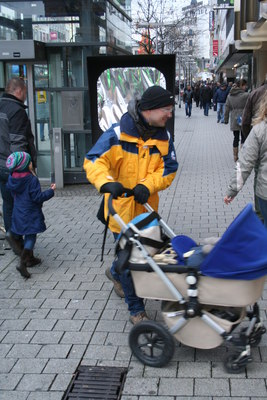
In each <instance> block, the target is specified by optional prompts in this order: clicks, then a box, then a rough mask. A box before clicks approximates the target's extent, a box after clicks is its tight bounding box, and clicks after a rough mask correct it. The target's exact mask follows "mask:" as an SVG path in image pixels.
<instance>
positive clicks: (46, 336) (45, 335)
mask: <svg viewBox="0 0 267 400" xmlns="http://www.w3.org/2000/svg"><path fill="white" fill-rule="evenodd" d="M63 334H64V332H54V331H53V332H47V331H38V332H36V334H35V335H34V337H33V338H32V340H31V343H36V344H56V343H59V341H60V339H61V338H62V337H63Z"/></svg>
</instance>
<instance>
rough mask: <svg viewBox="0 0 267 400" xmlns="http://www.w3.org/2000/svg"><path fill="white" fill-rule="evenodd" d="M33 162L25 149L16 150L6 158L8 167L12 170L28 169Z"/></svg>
mask: <svg viewBox="0 0 267 400" xmlns="http://www.w3.org/2000/svg"><path fill="white" fill-rule="evenodd" d="M30 162H31V156H30V154H28V153H25V151H16V152H15V153H12V154H10V156H9V157H8V159H7V160H6V167H7V168H8V169H9V170H10V171H11V172H13V171H17V172H22V171H25V170H27V169H28V166H29V164H30Z"/></svg>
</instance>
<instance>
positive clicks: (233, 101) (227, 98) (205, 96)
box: [176, 79, 267, 225]
mask: <svg viewBox="0 0 267 400" xmlns="http://www.w3.org/2000/svg"><path fill="white" fill-rule="evenodd" d="M176 94H179V84H178V86H176ZM266 95H267V80H265V82H264V83H263V84H262V85H261V86H260V87H258V88H257V89H255V90H253V91H252V92H251V93H248V85H247V81H246V80H245V79H237V80H236V81H235V82H228V83H226V82H222V83H219V82H216V83H213V82H203V83H196V84H195V85H194V86H191V85H187V86H186V89H185V90H184V92H183V94H182V99H183V102H184V104H185V114H186V118H190V117H191V114H192V104H193V100H194V101H195V103H196V107H200V108H201V109H203V111H204V115H205V116H208V115H209V110H210V109H212V108H213V110H214V111H216V112H217V123H221V124H228V122H229V119H230V129H231V131H232V132H233V136H234V137H233V156H234V162H235V163H236V166H235V173H234V175H233V177H232V180H231V182H230V184H229V187H228V190H227V195H226V196H225V199H224V201H225V203H226V204H229V203H230V202H231V201H232V200H233V199H234V197H235V196H236V195H237V193H238V192H239V190H240V189H241V188H242V187H243V185H244V183H245V181H246V179H247V178H248V176H249V174H250V172H251V171H252V169H254V171H255V178H254V199H255V211H256V213H257V214H258V216H259V217H260V218H261V219H262V220H264V221H265V225H266V223H267V222H266V221H267V206H266V204H267V192H266V188H265V186H266V176H267V170H266V168H267V164H266V160H265V154H266V123H267V108H266V106H267V103H266V97H267V96H266ZM254 125H256V126H255V128H254V129H252V127H253V126H254ZM251 129H252V135H250V138H249V140H248V141H247V142H246V146H244V148H243V149H242V150H243V151H242V153H240V157H239V142H241V146H240V149H241V148H242V146H243V144H244V143H245V140H246V138H247V137H248V135H249V133H250V131H251Z"/></svg>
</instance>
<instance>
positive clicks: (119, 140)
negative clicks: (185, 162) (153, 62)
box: [84, 86, 178, 324]
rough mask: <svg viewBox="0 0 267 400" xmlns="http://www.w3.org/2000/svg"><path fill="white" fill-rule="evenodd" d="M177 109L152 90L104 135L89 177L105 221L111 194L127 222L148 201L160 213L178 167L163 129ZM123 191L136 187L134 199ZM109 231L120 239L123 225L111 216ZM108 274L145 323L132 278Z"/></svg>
mask: <svg viewBox="0 0 267 400" xmlns="http://www.w3.org/2000/svg"><path fill="white" fill-rule="evenodd" d="M173 107H174V96H173V95H172V94H171V93H170V92H169V91H167V90H165V89H163V88H162V87H160V86H151V87H150V88H148V89H147V90H146V91H145V92H144V93H143V95H142V97H141V99H140V100H133V101H131V102H130V103H129V105H128V112H127V113H125V114H124V115H123V116H122V118H121V120H120V124H115V125H113V126H112V127H111V128H110V129H108V130H107V131H106V132H104V133H103V134H102V136H101V137H100V138H99V140H98V141H97V143H96V144H95V145H94V146H93V148H92V149H91V150H90V151H89V152H88V153H87V155H86V157H85V161H84V169H85V171H86V176H87V178H88V180H89V181H90V182H91V183H92V184H93V185H94V186H95V187H96V189H97V190H98V191H99V192H101V193H106V194H105V210H104V214H105V218H107V214H108V210H107V202H108V197H109V194H110V193H111V194H112V195H113V197H114V198H115V199H116V200H115V202H114V206H115V209H116V212H117V213H118V215H119V216H120V217H121V218H122V219H123V220H124V222H125V223H126V224H127V223H128V222H130V221H131V220H132V219H133V218H134V217H136V216H137V215H139V214H141V213H143V212H145V211H146V210H145V208H144V207H143V205H142V204H144V203H146V202H148V203H149V204H150V205H151V206H152V208H154V209H155V210H157V209H158V203H159V196H158V192H159V191H160V190H164V189H166V188H167V187H169V186H170V184H171V183H172V181H173V179H174V177H175V174H176V171H177V168H178V163H177V161H176V154H175V149H174V146H173V142H172V139H171V136H170V134H169V132H168V131H167V129H166V127H165V126H166V122H167V121H168V119H169V118H171V117H172V111H173ZM124 188H128V189H132V190H133V193H134V197H125V196H122V194H123V193H124ZM109 228H110V230H111V231H112V232H113V234H114V236H115V238H116V237H117V236H118V234H119V232H120V227H119V225H118V224H117V223H116V221H115V220H114V219H113V218H112V217H110V222H109ZM106 275H107V277H108V278H109V279H110V280H112V282H113V283H114V289H115V292H116V293H117V294H118V295H120V296H121V297H124V296H125V302H126V303H127V304H128V309H129V311H130V320H131V322H132V323H133V324H136V323H138V322H139V321H142V320H144V319H147V315H146V313H145V311H144V303H143V300H142V299H140V298H139V297H137V296H136V294H135V291H134V287H133V283H132V279H131V277H130V275H129V274H123V275H118V274H117V273H116V272H115V270H114V265H112V267H111V269H108V270H107V271H106ZM122 289H123V291H122Z"/></svg>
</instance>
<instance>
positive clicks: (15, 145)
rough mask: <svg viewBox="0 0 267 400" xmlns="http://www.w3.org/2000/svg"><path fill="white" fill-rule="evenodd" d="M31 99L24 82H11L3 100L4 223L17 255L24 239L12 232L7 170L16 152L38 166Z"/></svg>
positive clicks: (0, 165) (0, 167)
mask: <svg viewBox="0 0 267 400" xmlns="http://www.w3.org/2000/svg"><path fill="white" fill-rule="evenodd" d="M26 98H27V88H26V85H25V82H24V81H23V80H22V79H20V78H12V79H10V80H9V81H8V83H7V86H6V89H5V93H4V94H3V96H2V97H1V99H0V188H1V196H2V199H3V220H4V226H5V231H6V240H7V241H8V243H9V244H10V246H11V248H12V250H13V251H14V253H15V254H17V255H20V254H21V252H22V250H23V241H22V238H21V237H20V236H18V235H15V233H14V232H12V231H11V219H12V211H13V197H12V196H11V193H10V190H9V189H8V188H7V186H6V183H7V180H8V176H9V170H8V169H7V168H6V159H7V157H8V156H9V155H10V154H11V153H12V152H15V151H25V152H27V153H29V154H30V156H31V160H32V165H33V168H34V169H35V168H36V166H37V153H36V149H35V145H34V136H33V134H32V130H31V124H30V120H29V118H28V115H27V113H26V108H27V106H25V105H24V102H25V100H26Z"/></svg>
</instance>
